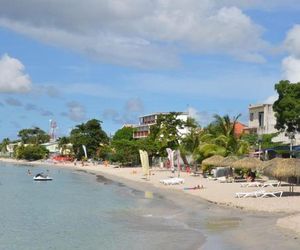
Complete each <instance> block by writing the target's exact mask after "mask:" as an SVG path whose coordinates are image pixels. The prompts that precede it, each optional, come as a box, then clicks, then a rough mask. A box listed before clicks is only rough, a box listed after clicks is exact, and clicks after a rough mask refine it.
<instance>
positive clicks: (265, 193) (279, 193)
mask: <svg viewBox="0 0 300 250" xmlns="http://www.w3.org/2000/svg"><path fill="white" fill-rule="evenodd" d="M282 194H283V191H275V192H266V191H265V192H264V194H263V195H262V196H261V198H266V197H270V196H271V197H277V198H280V197H281V196H282Z"/></svg>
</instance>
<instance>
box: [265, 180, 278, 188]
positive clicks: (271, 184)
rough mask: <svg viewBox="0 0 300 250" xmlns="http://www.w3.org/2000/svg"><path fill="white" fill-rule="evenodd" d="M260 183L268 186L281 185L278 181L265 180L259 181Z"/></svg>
mask: <svg viewBox="0 0 300 250" xmlns="http://www.w3.org/2000/svg"><path fill="white" fill-rule="evenodd" d="M261 184H262V185H261V186H262V187H268V186H270V187H280V186H281V183H280V182H279V181H276V182H274V181H267V182H264V183H261Z"/></svg>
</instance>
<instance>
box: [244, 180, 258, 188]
mask: <svg viewBox="0 0 300 250" xmlns="http://www.w3.org/2000/svg"><path fill="white" fill-rule="evenodd" d="M260 186H261V182H257V181H255V182H245V183H242V184H241V187H260Z"/></svg>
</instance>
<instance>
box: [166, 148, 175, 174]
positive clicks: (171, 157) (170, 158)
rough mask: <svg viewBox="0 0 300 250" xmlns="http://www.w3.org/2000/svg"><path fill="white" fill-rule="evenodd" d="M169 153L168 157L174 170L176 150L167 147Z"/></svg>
mask: <svg viewBox="0 0 300 250" xmlns="http://www.w3.org/2000/svg"><path fill="white" fill-rule="evenodd" d="M167 153H168V159H169V161H170V167H171V170H172V171H174V153H175V150H172V149H170V148H167Z"/></svg>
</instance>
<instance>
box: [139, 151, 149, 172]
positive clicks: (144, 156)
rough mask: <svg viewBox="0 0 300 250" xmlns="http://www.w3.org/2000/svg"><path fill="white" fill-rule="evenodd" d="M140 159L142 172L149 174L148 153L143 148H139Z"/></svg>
mask: <svg viewBox="0 0 300 250" xmlns="http://www.w3.org/2000/svg"><path fill="white" fill-rule="evenodd" d="M139 153H140V159H141V163H142V169H143V174H144V175H148V176H149V157H148V153H147V152H146V151H144V150H139Z"/></svg>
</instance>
